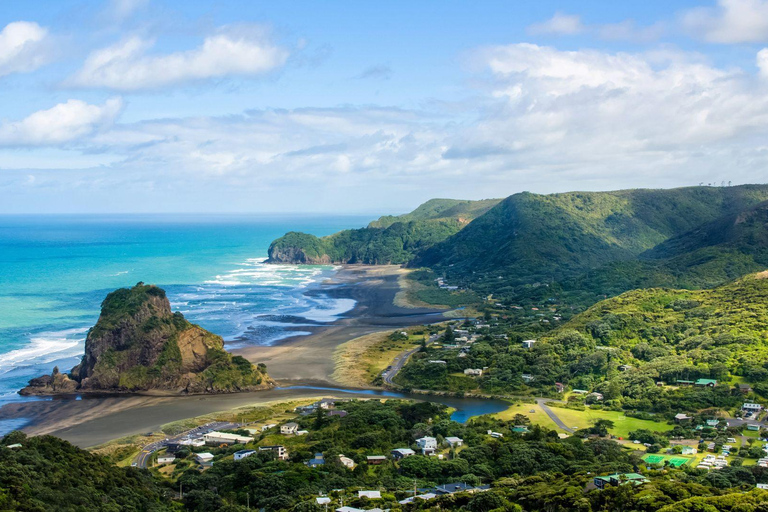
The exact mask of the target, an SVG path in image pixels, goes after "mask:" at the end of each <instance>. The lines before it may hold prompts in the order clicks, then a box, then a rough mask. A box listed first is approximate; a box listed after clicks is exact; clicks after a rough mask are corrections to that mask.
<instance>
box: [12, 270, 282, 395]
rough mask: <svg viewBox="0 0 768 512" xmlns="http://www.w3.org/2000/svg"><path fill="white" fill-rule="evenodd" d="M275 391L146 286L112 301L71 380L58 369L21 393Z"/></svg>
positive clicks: (255, 369) (257, 369)
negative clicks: (268, 389)
mask: <svg viewBox="0 0 768 512" xmlns="http://www.w3.org/2000/svg"><path fill="white" fill-rule="evenodd" d="M273 386H274V382H273V381H272V380H271V379H270V378H269V376H268V375H267V373H266V367H265V366H264V365H258V366H254V365H252V364H251V363H250V362H249V361H248V360H246V359H244V358H243V357H240V356H232V355H230V354H229V353H227V352H226V351H225V350H224V342H223V340H222V339H221V337H219V336H217V335H215V334H212V333H210V332H208V331H206V330H205V329H203V328H202V327H199V326H197V325H194V324H192V323H190V322H188V321H187V320H186V319H185V318H184V316H183V315H182V314H181V313H173V312H172V311H171V304H170V302H169V301H168V298H167V297H166V294H165V291H164V290H162V289H161V288H158V287H156V286H152V285H145V284H143V283H139V284H137V285H136V286H134V287H133V288H121V289H119V290H116V291H114V292H112V293H110V294H109V295H107V297H106V299H104V302H103V303H102V305H101V315H100V316H99V320H98V322H97V323H96V325H95V326H94V327H93V328H91V330H90V331H89V332H88V336H87V338H86V340H85V354H84V355H83V359H82V361H81V363H80V364H78V365H77V366H75V367H74V368H73V369H72V371H71V372H70V373H69V374H68V375H65V374H62V373H60V372H59V370H58V368H54V371H53V373H52V374H51V375H44V376H42V377H38V378H35V379H32V380H31V381H30V382H29V386H27V387H26V388H24V389H22V390H21V391H20V393H21V394H22V395H51V394H66V393H75V392H77V393H80V392H98V393H105V392H107V393H109V392H139V391H146V392H164V393H174V394H199V393H229V392H236V391H246V390H258V389H267V388H271V387H273Z"/></svg>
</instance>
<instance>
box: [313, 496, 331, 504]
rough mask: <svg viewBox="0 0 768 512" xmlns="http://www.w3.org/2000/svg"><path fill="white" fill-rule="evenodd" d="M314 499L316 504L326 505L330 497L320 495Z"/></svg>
mask: <svg viewBox="0 0 768 512" xmlns="http://www.w3.org/2000/svg"><path fill="white" fill-rule="evenodd" d="M315 501H316V502H317V504H318V505H327V504H329V503H330V502H331V498H329V497H328V496H320V497H319V498H315Z"/></svg>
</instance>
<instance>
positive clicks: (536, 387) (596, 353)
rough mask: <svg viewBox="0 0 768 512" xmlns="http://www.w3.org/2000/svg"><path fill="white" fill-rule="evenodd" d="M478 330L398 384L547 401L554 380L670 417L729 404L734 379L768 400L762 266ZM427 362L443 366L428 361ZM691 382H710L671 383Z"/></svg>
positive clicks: (429, 351) (737, 400)
mask: <svg viewBox="0 0 768 512" xmlns="http://www.w3.org/2000/svg"><path fill="white" fill-rule="evenodd" d="M469 328H470V329H471V327H469ZM478 334H480V335H481V336H480V339H478V340H477V341H476V342H475V343H473V344H472V345H471V347H470V346H468V347H467V348H466V349H465V350H462V351H461V352H460V351H459V350H458V349H455V348H445V347H440V346H437V347H435V348H432V347H426V348H425V349H424V350H423V351H422V352H421V353H420V354H417V355H415V356H414V357H413V358H412V360H411V361H410V362H409V363H408V365H406V367H405V368H404V369H403V371H402V372H401V374H400V375H398V379H397V382H398V383H399V384H400V385H402V386H404V387H412V388H421V389H425V388H426V389H434V390H450V391H474V390H476V389H479V390H481V391H484V392H486V393H515V394H530V395H534V396H552V397H556V396H558V393H557V392H556V386H555V383H562V384H563V385H564V386H565V388H572V389H581V390H586V391H589V392H597V393H600V394H601V395H602V398H601V400H604V401H603V402H602V404H603V405H604V406H606V407H611V408H615V409H626V410H639V411H646V412H655V413H660V414H664V415H669V418H671V415H674V414H675V413H678V412H681V411H689V412H695V411H698V410H700V409H704V408H708V407H723V408H726V409H728V408H736V409H737V408H738V406H739V405H740V404H741V403H742V402H743V401H744V399H745V396H744V395H743V394H742V393H740V392H738V391H734V389H733V386H732V385H731V383H732V382H740V383H745V384H749V385H750V386H751V388H752V389H753V390H754V392H755V393H757V394H758V395H760V396H763V397H768V273H765V272H764V273H761V274H753V275H749V276H746V277H744V278H741V279H739V280H737V281H735V282H732V283H729V284H726V285H723V286H720V287H718V288H715V289H712V290H695V291H691V290H672V289H661V288H655V289H645V290H636V291H631V292H627V293H625V294H622V295H620V296H618V297H614V298H612V299H608V300H605V301H602V302H600V303H598V304H596V305H595V306H593V307H591V308H590V309H588V310H587V311H586V312H584V313H582V314H580V315H577V316H575V317H574V318H573V319H572V320H571V321H569V322H567V323H566V324H565V325H563V326H560V327H557V328H555V329H553V330H551V331H549V332H532V331H531V330H526V328H525V327H523V326H521V325H520V324H519V323H517V322H515V321H511V322H510V323H505V322H504V321H503V320H499V324H498V325H497V326H496V327H493V326H491V327H490V328H483V329H481V330H480V331H479V332H478ZM526 339H536V340H537V341H536V342H535V343H534V344H533V346H532V347H531V348H530V349H529V348H526V347H524V346H523V345H522V343H521V341H522V340H526ZM435 360H441V361H445V364H439V365H438V364H431V363H430V361H435ZM625 365H626V366H625ZM468 368H485V370H484V371H483V373H482V376H480V377H478V378H471V379H470V378H467V377H465V376H464V375H463V372H464V370H465V369H468ZM523 375H527V376H528V377H526V378H525V379H524V378H523ZM697 379H713V380H716V381H717V383H718V385H717V386H715V387H712V388H710V387H700V386H689V385H678V381H695V380H697ZM660 383H661V384H660ZM582 398H583V397H582Z"/></svg>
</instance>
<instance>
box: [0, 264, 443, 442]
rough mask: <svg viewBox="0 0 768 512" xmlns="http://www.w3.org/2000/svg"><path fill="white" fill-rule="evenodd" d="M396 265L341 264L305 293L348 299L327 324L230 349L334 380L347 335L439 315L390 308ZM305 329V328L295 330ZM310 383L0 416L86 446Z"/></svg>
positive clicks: (61, 402)
mask: <svg viewBox="0 0 768 512" xmlns="http://www.w3.org/2000/svg"><path fill="white" fill-rule="evenodd" d="M403 273H404V271H403V270H402V269H400V268H399V267H395V266H377V267H370V266H348V267H344V268H342V269H341V270H339V272H338V273H337V274H336V275H334V276H333V277H332V278H331V279H329V280H328V281H327V282H325V283H323V284H322V285H320V287H318V289H314V290H312V291H310V292H309V293H327V294H329V295H332V296H335V297H339V298H351V299H354V300H355V301H356V306H355V308H354V309H353V310H352V311H350V312H348V313H346V314H344V315H343V317H342V318H340V319H339V320H337V321H335V322H333V323H332V324H328V325H322V326H314V327H311V328H310V329H309V330H310V331H311V332H312V334H310V335H305V336H294V337H290V338H286V339H284V340H281V341H279V342H277V343H276V344H275V345H272V346H266V347H261V346H250V347H243V348H240V349H236V350H233V351H232V352H233V353H237V354H240V355H242V356H244V357H246V358H248V359H249V360H251V361H253V362H254V363H260V362H263V363H265V364H266V365H267V369H268V372H269V374H270V375H271V376H272V377H273V378H274V379H275V380H277V381H278V383H279V384H280V386H291V385H294V386H295V385H315V386H336V387H339V384H338V383H337V382H336V381H334V379H333V377H332V374H333V372H334V370H335V365H334V358H333V353H334V349H335V348H336V347H337V346H338V345H340V344H342V343H344V342H346V341H349V340H351V339H354V338H357V337H359V336H362V335H365V334H370V333H373V332H377V331H382V330H390V329H396V328H398V327H407V326H409V325H418V324H423V323H433V322H439V321H441V320H443V319H444V317H443V316H442V311H441V310H437V309H428V308H405V307H399V306H396V305H395V303H394V300H395V295H396V294H397V293H398V292H399V291H400V285H399V284H398V278H399V277H400V276H402V274H403ZM302 329H304V330H306V329H305V328H302ZM317 394H318V391H317V390H312V389H273V390H269V391H258V392H251V393H236V394H228V395H202V396H183V397H178V396H173V397H158V396H136V395H131V396H109V397H85V398H83V399H82V400H76V399H74V398H60V399H59V398H57V399H53V400H38V401H29V402H21V403H11V404H8V405H6V406H4V407H3V408H2V409H0V417H2V418H7V419H14V418H25V419H28V420H29V423H28V424H27V425H26V426H25V427H24V428H23V430H24V431H26V432H28V433H30V434H53V435H55V436H58V437H61V438H63V439H66V440H68V441H71V442H72V443H74V444H77V445H79V446H84V447H89V446H95V445H98V444H101V443H104V442H107V441H109V440H112V439H116V438H118V437H123V436H128V435H133V434H139V433H145V432H149V431H156V430H158V429H159V427H160V426H161V425H163V424H165V423H169V422H172V421H178V420H182V419H186V418H191V417H195V416H201V415H204V414H210V413H213V412H219V411H226V410H229V409H234V408H237V407H244V406H250V405H260V404H263V403H267V402H274V401H275V400H282V399H285V400H289V399H295V398H302V397H314V396H317Z"/></svg>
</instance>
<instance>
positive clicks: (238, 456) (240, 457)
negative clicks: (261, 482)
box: [235, 450, 256, 460]
mask: <svg viewBox="0 0 768 512" xmlns="http://www.w3.org/2000/svg"><path fill="white" fill-rule="evenodd" d="M254 453H256V450H240V451H239V452H235V460H243V459H246V458H248V457H250V456H251V455H253V454H254Z"/></svg>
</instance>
